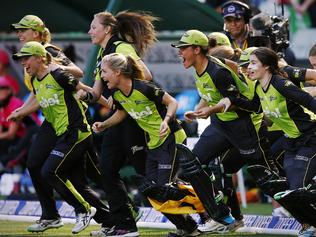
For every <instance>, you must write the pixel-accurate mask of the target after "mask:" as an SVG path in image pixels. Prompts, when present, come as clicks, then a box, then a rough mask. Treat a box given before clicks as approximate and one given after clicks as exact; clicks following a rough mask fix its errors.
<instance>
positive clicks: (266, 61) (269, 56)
mask: <svg viewBox="0 0 316 237" xmlns="http://www.w3.org/2000/svg"><path fill="white" fill-rule="evenodd" d="M251 55H256V57H257V58H258V59H259V61H260V62H261V63H262V65H264V66H268V67H269V71H270V72H271V73H272V74H276V75H280V76H282V77H287V74H286V73H285V72H284V71H283V70H281V69H280V68H279V65H278V62H279V56H278V55H277V53H276V52H274V51H273V50H272V49H269V48H267V47H259V48H257V49H255V50H254V51H253V52H252V53H251Z"/></svg>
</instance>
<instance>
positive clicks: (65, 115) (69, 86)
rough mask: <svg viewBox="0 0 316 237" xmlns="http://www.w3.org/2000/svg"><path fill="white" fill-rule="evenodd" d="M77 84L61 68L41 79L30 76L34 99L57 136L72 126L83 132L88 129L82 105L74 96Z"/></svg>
mask: <svg viewBox="0 0 316 237" xmlns="http://www.w3.org/2000/svg"><path fill="white" fill-rule="evenodd" d="M77 84H78V81H77V80H76V79H75V78H74V77H73V76H72V75H71V74H69V73H66V72H65V71H63V70H61V69H57V70H55V71H52V72H50V73H48V74H47V75H46V76H45V77H43V78H42V79H38V78H36V77H33V78H32V86H33V92H34V94H35V96H36V99H37V101H38V103H39V105H40V106H41V109H42V112H43V114H44V116H45V118H46V120H47V121H48V122H49V123H51V125H52V126H53V128H54V130H55V132H56V135H57V136H59V135H62V134H63V133H65V132H66V131H67V130H69V129H73V128H78V129H80V130H81V131H83V132H86V131H89V129H90V128H89V126H88V123H87V121H86V117H85V115H84V111H83V108H82V105H81V103H80V102H79V100H77V99H76V98H75V88H76V86H77Z"/></svg>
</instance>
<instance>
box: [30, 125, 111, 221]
mask: <svg viewBox="0 0 316 237" xmlns="http://www.w3.org/2000/svg"><path fill="white" fill-rule="evenodd" d="M56 141H57V136H56V134H55V131H54V129H53V128H52V126H51V125H50V124H49V123H48V122H47V121H46V120H45V121H44V122H43V124H42V126H41V127H40V129H39V131H38V133H37V134H36V135H35V138H34V140H33V141H32V144H31V147H30V150H29V154H28V159H27V168H28V170H29V172H30V176H31V179H32V182H33V186H34V188H35V190H36V194H37V196H38V199H39V201H40V204H41V208H42V216H41V218H42V219H55V218H58V217H59V214H58V211H57V208H56V204H55V199H54V192H53V187H52V186H51V185H49V184H48V183H47V182H45V181H44V179H43V178H42V177H41V169H42V167H43V165H44V163H45V161H46V160H47V158H48V156H49V154H50V152H51V150H52V149H53V148H54V146H55V144H56ZM93 147H94V146H93V144H92V145H90V146H89V152H88V154H87V158H86V165H87V166H89V167H90V168H89V169H87V170H88V171H89V174H91V175H90V176H89V178H93V177H95V179H93V181H95V182H100V180H101V174H100V171H99V170H98V166H99V165H98V163H97V162H98V160H97V157H96V155H97V154H96V153H95V151H94V149H93ZM82 168H83V167H82V166H80V167H77V169H78V172H77V171H76V170H75V169H73V172H69V180H70V181H71V182H72V184H73V185H74V186H75V188H76V190H77V191H78V192H79V193H80V194H81V195H82V197H83V198H84V199H85V200H86V201H87V202H88V203H89V204H90V205H92V206H94V207H96V208H97V213H96V215H95V216H94V219H95V221H96V222H98V223H103V225H104V226H109V227H110V226H113V223H112V221H111V218H110V216H109V212H108V207H107V206H106V205H105V204H104V203H103V202H102V201H101V200H100V199H99V198H98V196H97V195H96V194H95V193H94V192H93V191H92V190H91V189H89V188H87V187H86V186H85V185H83V184H84V182H86V180H85V175H83V174H85V172H86V171H80V170H82ZM78 174H80V175H78ZM81 179H83V181H82V180H81Z"/></svg>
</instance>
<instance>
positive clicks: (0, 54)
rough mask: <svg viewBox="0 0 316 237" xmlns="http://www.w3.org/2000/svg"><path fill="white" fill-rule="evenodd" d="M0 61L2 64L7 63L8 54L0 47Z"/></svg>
mask: <svg viewBox="0 0 316 237" xmlns="http://www.w3.org/2000/svg"><path fill="white" fill-rule="evenodd" d="M0 63H2V64H3V65H8V64H9V56H8V54H7V52H6V51H4V50H2V49H0Z"/></svg>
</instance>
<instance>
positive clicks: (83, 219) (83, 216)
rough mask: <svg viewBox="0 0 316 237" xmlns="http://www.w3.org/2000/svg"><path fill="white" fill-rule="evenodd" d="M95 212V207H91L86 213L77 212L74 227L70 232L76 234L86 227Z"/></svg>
mask: <svg viewBox="0 0 316 237" xmlns="http://www.w3.org/2000/svg"><path fill="white" fill-rule="evenodd" d="M96 212H97V209H95V207H91V208H90V210H89V211H88V212H87V213H79V214H77V216H76V223H75V226H74V228H72V233H73V234H78V233H79V232H80V231H82V230H84V229H85V228H87V226H88V225H89V223H90V221H91V219H92V218H93V217H94V215H95V213H96Z"/></svg>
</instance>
